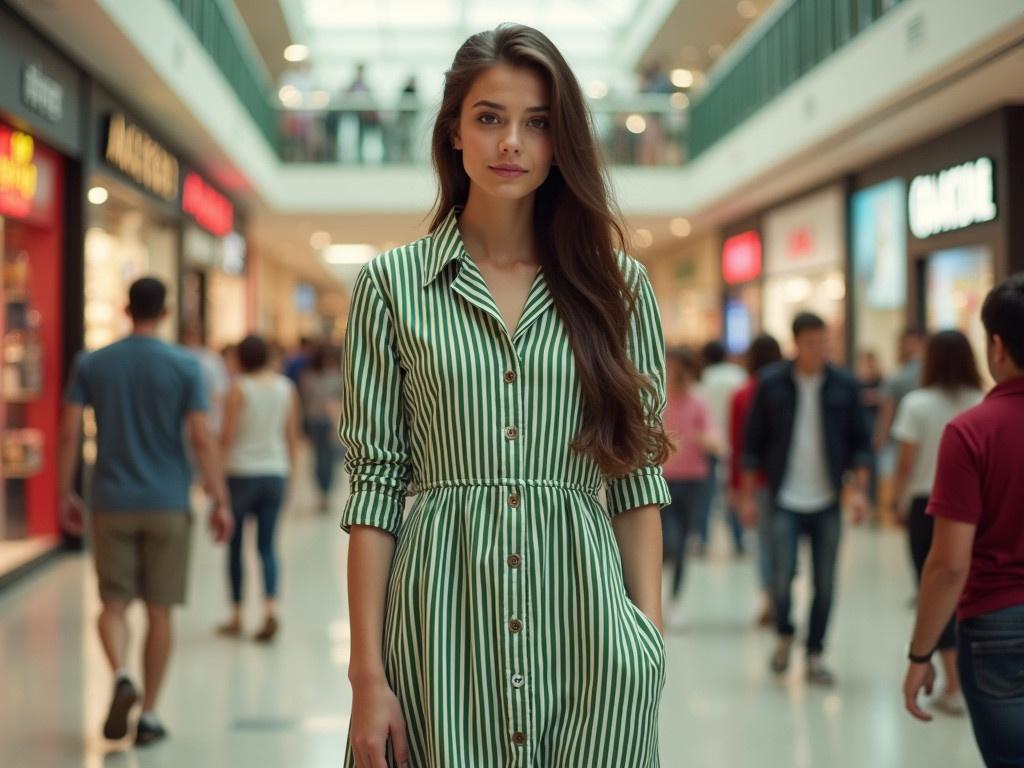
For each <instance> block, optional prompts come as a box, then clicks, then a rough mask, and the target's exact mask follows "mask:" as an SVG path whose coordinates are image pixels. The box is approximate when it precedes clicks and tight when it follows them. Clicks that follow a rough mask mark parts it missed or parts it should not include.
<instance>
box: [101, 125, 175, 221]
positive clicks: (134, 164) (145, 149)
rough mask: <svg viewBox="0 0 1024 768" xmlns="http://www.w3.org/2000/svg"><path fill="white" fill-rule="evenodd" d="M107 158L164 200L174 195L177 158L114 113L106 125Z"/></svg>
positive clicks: (172, 198) (146, 134) (139, 129)
mask: <svg viewBox="0 0 1024 768" xmlns="http://www.w3.org/2000/svg"><path fill="white" fill-rule="evenodd" d="M105 156H106V159H107V162H108V163H110V164H111V165H112V166H114V167H115V168H117V169H118V170H119V171H121V172H122V173H124V174H125V175H127V176H128V177H129V178H130V179H132V180H133V181H135V182H136V183H138V184H140V185H141V186H142V187H144V188H145V189H147V190H149V191H150V192H152V193H153V194H154V195H156V196H157V197H161V198H163V199H164V200H168V201H171V200H174V199H176V198H177V197H178V161H177V160H176V159H175V158H174V156H173V155H172V154H171V153H170V152H168V151H167V150H166V149H164V148H163V147H162V146H161V145H160V144H159V143H158V142H157V141H156V140H155V139H153V137H152V136H150V135H149V134H148V133H146V132H145V131H144V130H142V129H141V128H139V127H138V126H137V125H135V124H134V123H132V122H130V121H129V120H127V119H126V118H125V116H124V115H122V114H119V113H115V114H113V115H111V116H110V126H109V127H108V129H107V146H106V152H105Z"/></svg>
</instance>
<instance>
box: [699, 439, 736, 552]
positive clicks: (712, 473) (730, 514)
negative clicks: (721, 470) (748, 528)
mask: <svg viewBox="0 0 1024 768" xmlns="http://www.w3.org/2000/svg"><path fill="white" fill-rule="evenodd" d="M718 464H719V459H718V457H717V456H714V455H710V456H708V477H707V480H706V481H705V482H704V491H703V494H702V497H701V500H700V502H699V504H698V507H697V524H696V530H697V537H698V538H699V539H700V546H701V549H704V548H705V547H707V545H708V542H709V541H710V535H711V534H710V530H711V512H712V510H713V509H714V506H715V497H716V496H717V495H718V491H719V488H720V484H719V481H718ZM725 517H726V522H727V523H728V525H729V531H730V532H731V533H732V540H733V544H734V545H735V547H736V551H737V552H738V553H740V554H742V553H743V551H744V545H743V525H742V524H741V523H740V519H739V515H737V514H736V510H735V509H733V508H732V507H730V506H729V505H728V504H727V505H726V509H725Z"/></svg>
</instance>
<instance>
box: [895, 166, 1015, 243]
mask: <svg viewBox="0 0 1024 768" xmlns="http://www.w3.org/2000/svg"><path fill="white" fill-rule="evenodd" d="M992 176H993V172H992V160H991V159H989V158H987V157H982V158H980V159H978V160H974V161H972V162H969V163H964V164H962V165H958V166H955V167H954V168H949V169H947V170H945V171H942V172H941V173H936V174H929V175H926V176H918V177H917V178H915V179H914V180H913V181H912V182H910V192H909V195H908V197H907V204H908V210H909V213H910V231H911V232H913V233H914V237H916V238H917V239H919V240H923V239H925V238H926V237H931V236H932V235H937V234H939V233H941V232H952V231H954V230H957V229H964V228H966V227H969V226H971V225H972V224H980V223H982V222H985V221H992V219H994V218H995V217H996V202H995V184H994V183H993V178H992Z"/></svg>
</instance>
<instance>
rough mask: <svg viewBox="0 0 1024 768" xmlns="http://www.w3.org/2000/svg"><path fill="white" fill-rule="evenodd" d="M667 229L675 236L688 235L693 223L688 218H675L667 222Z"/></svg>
mask: <svg viewBox="0 0 1024 768" xmlns="http://www.w3.org/2000/svg"><path fill="white" fill-rule="evenodd" d="M668 231H669V232H671V233H672V234H673V235H675V236H676V237H688V236H689V234H690V233H691V232H692V231H693V225H691V224H690V220H689V219H684V218H677V219H672V221H670V222H669V223H668Z"/></svg>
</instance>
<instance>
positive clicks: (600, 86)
mask: <svg viewBox="0 0 1024 768" xmlns="http://www.w3.org/2000/svg"><path fill="white" fill-rule="evenodd" d="M607 95H608V85H607V83H605V82H604V81H603V80H593V81H591V83H590V85H588V86H587V96H589V97H590V98H592V99H603V98H604V97H605V96H607Z"/></svg>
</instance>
